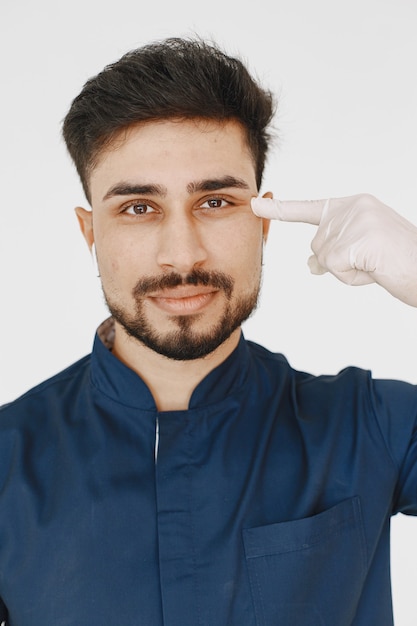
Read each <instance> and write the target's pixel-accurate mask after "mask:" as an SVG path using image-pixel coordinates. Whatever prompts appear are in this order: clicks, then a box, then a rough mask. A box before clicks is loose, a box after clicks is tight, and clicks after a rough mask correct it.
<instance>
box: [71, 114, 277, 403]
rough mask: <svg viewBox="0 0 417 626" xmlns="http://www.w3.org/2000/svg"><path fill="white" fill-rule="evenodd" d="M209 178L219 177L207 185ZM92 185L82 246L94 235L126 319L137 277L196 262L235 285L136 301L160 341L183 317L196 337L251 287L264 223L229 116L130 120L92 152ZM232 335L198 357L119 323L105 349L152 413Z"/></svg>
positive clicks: (109, 292)
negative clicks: (146, 395)
mask: <svg viewBox="0 0 417 626" xmlns="http://www.w3.org/2000/svg"><path fill="white" fill-rule="evenodd" d="M202 181H205V184H204V185H199V184H198V183H201V182H202ZM207 181H217V182H216V184H215V186H216V189H215V190H214V191H213V190H208V189H207ZM89 184H90V191H91V205H92V211H87V210H86V209H83V208H81V207H78V208H77V209H76V213H77V216H78V220H79V223H80V227H81V230H82V232H83V235H84V237H85V239H86V241H87V244H88V246H89V247H90V249H91V246H92V244H93V243H95V246H96V252H97V260H98V265H99V270H100V277H101V281H102V286H103V291H104V294H105V296H106V299H107V302H111V303H113V304H115V305H117V307H118V308H120V309H121V310H123V312H124V314H126V315H127V316H129V317H130V318H135V315H136V313H137V300H136V299H135V296H134V293H133V290H134V288H135V285H137V283H138V280H140V279H143V278H144V277H146V278H148V277H150V278H157V279H159V278H160V277H162V276H167V275H170V274H172V273H175V274H179V275H181V277H185V276H187V275H189V273H190V272H192V271H193V270H196V269H197V270H206V271H209V272H210V271H220V272H222V273H223V274H226V275H227V276H229V277H230V278H231V279H232V280H233V283H234V284H233V290H232V293H231V294H229V295H227V294H226V292H225V290H224V289H222V288H214V287H213V286H211V285H206V286H204V285H201V284H198V285H180V286H177V287H168V288H164V289H159V288H156V289H154V290H151V291H150V292H149V291H148V292H147V293H146V294H145V295H144V296H142V297H141V298H140V304H141V308H142V311H143V314H144V315H145V316H146V321H147V323H148V324H149V325H150V326H151V327H152V328H153V329H155V331H156V332H157V333H158V334H159V335H160V336H162V337H164V336H167V335H168V334H169V333H172V332H173V331H176V330H178V327H179V323H178V319H179V318H180V317H181V318H182V319H183V320H184V318H186V321H185V323H186V324H187V325H188V326H189V327H190V328H191V329H192V331H193V332H194V333H197V334H198V333H204V332H205V331H207V328H211V327H213V326H215V325H216V323H217V324H219V322H220V321H221V319H222V317H223V316H224V314H225V311H226V310H227V306H229V307H233V306H235V305H236V303H237V301H238V300H239V298H242V297H243V298H245V297H248V296H249V295H250V294H251V293H253V292H254V290H256V289H257V288H258V287H259V283H260V277H261V259H262V247H263V244H264V242H265V240H266V237H267V233H268V228H269V220H266V219H261V218H258V217H256V216H255V215H254V214H253V212H252V210H251V207H250V199H251V198H252V197H253V196H256V195H258V190H257V186H256V179H255V168H254V163H253V159H252V156H251V154H250V152H249V149H248V147H247V143H246V140H245V134H244V131H243V129H242V127H241V126H240V125H239V124H238V123H237V122H234V121H227V122H222V123H220V122H217V121H209V120H186V121H184V120H182V121H179V120H164V121H157V122H146V123H143V124H140V125H137V126H134V127H131V128H130V129H128V130H127V131H124V132H123V134H121V135H120V136H119V137H118V138H117V141H116V142H114V144H113V145H112V146H111V147H110V148H108V149H106V151H105V152H103V153H102V154H101V155H100V158H99V161H98V164H97V166H96V167H95V169H94V170H93V171H92V173H91V176H90V180H89ZM217 187H218V188H217ZM265 195H266V196H269V197H270V196H271V194H265ZM240 333H241V329H240V327H238V328H236V330H234V331H233V332H232V334H231V335H230V336H229V337H228V338H227V339H226V340H225V341H223V342H222V343H221V345H219V346H218V347H217V348H216V349H215V350H213V351H212V352H210V353H209V354H208V355H206V356H204V357H202V358H198V359H194V360H174V359H172V358H167V357H166V356H163V355H161V354H159V353H158V352H155V350H152V349H150V348H149V347H147V346H146V345H144V344H143V343H142V342H140V341H138V340H137V339H135V338H133V337H131V336H130V335H129V334H128V333H127V332H126V330H125V328H124V327H123V326H122V325H121V324H119V323H118V322H116V335H115V343H114V348H113V353H114V354H115V355H116V356H117V357H118V358H119V359H120V360H121V361H123V362H124V363H125V364H127V365H128V366H129V367H130V368H132V369H133V370H134V371H136V372H137V373H138V374H139V375H140V376H141V377H142V379H143V380H144V381H145V382H146V383H147V385H148V386H149V388H150V390H151V392H152V394H153V397H154V399H155V402H156V405H157V407H158V409H159V410H180V409H186V408H187V407H188V403H189V399H190V397H191V394H192V391H193V389H194V388H195V386H196V385H197V384H198V383H199V382H200V381H201V380H202V379H203V378H204V377H205V376H206V375H207V374H208V373H209V372H210V371H211V370H212V369H213V368H215V367H216V366H217V365H218V364H220V363H221V362H222V361H224V359H226V358H227V357H228V356H229V354H230V353H231V352H232V351H233V350H234V348H235V347H236V345H237V343H238V341H239V337H240Z"/></svg>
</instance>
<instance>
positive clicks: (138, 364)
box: [113, 322, 241, 411]
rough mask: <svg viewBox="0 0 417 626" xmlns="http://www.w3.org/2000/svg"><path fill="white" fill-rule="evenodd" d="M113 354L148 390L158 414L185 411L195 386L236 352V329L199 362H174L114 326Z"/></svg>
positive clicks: (237, 336) (118, 326) (238, 332)
mask: <svg viewBox="0 0 417 626" xmlns="http://www.w3.org/2000/svg"><path fill="white" fill-rule="evenodd" d="M115 331H116V332H115V339H114V345H113V354H114V355H115V356H116V357H117V358H118V359H119V360H120V361H122V362H123V363H124V364H125V365H127V366H128V367H130V369H132V370H133V371H134V372H136V373H137V374H138V375H139V376H140V377H141V378H142V380H143V381H144V382H145V383H146V384H147V386H148V387H149V389H150V391H151V393H152V396H153V398H154V400H155V404H156V406H157V409H158V411H182V410H186V409H188V406H189V403H190V398H191V395H192V393H193V391H194V389H195V388H196V386H197V385H198V384H199V383H200V382H201V381H202V380H203V378H205V377H206V376H207V374H209V373H210V372H211V371H212V370H213V369H214V368H216V367H217V366H218V365H220V363H222V362H223V361H224V360H225V359H226V358H227V357H228V356H229V354H231V353H232V352H233V350H234V349H235V348H236V346H237V344H238V342H239V338H240V332H241V331H240V328H238V329H236V330H235V331H234V332H233V333H232V334H231V335H230V337H229V338H228V339H226V341H224V342H223V343H222V344H221V345H220V346H219V347H218V348H216V350H214V351H213V352H211V353H210V354H208V355H207V356H205V357H203V358H201V359H195V360H192V361H176V360H174V359H169V358H167V357H164V356H162V355H160V354H158V353H157V352H154V351H153V350H151V349H150V348H147V347H146V346H144V345H143V344H141V343H140V342H139V341H137V340H136V339H134V338H133V337H130V336H129V335H127V334H126V332H125V331H124V329H123V328H122V327H121V326H120V325H119V324H118V323H117V322H116V324H115Z"/></svg>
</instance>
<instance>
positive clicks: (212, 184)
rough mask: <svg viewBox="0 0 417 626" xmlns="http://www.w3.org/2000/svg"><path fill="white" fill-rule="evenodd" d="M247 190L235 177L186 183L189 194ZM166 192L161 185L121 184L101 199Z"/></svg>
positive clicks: (242, 181)
mask: <svg viewBox="0 0 417 626" xmlns="http://www.w3.org/2000/svg"><path fill="white" fill-rule="evenodd" d="M230 187H232V188H235V189H249V185H248V183H246V182H245V181H244V180H243V179H242V178H236V177H235V176H222V177H221V178H207V179H204V180H199V181H193V182H191V183H188V185H187V192H188V193H189V194H192V193H198V192H200V191H218V190H219V189H226V188H230ZM167 193H168V190H167V188H166V187H164V186H163V185H155V184H148V185H147V184H143V185H142V184H140V183H127V182H121V183H117V184H116V185H113V187H111V188H110V189H109V190H108V191H107V193H106V194H105V195H104V197H103V201H105V200H108V199H109V198H113V197H114V196H135V195H137V196H150V195H154V196H161V197H165V196H166V195H167Z"/></svg>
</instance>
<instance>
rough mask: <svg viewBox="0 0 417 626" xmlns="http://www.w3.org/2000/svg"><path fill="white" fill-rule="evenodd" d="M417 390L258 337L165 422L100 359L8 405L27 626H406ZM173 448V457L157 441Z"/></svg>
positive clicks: (3, 543)
mask: <svg viewBox="0 0 417 626" xmlns="http://www.w3.org/2000/svg"><path fill="white" fill-rule="evenodd" d="M416 415H417V388H416V387H414V386H413V385H410V384H407V383H402V382H398V381H375V380H372V378H371V376H370V374H369V373H368V372H365V371H363V370H360V369H357V368H347V369H345V370H343V371H342V372H340V373H339V374H338V375H337V376H319V377H315V376H312V375H309V374H305V373H302V372H298V371H295V370H293V369H292V368H291V367H290V366H289V365H288V363H287V361H286V360H285V358H284V357H283V356H281V355H279V354H272V353H270V352H269V351H267V350H266V349H264V348H262V347H260V346H258V345H256V344H254V343H251V342H248V341H246V340H245V339H244V338H243V337H242V338H241V340H240V343H239V345H238V347H237V348H236V350H235V351H234V352H233V353H232V354H231V355H230V356H229V357H228V359H227V360H226V361H224V362H223V363H222V364H221V365H220V366H219V367H217V368H216V369H215V370H213V371H212V372H211V373H210V374H209V375H208V376H207V377H206V378H205V379H204V380H203V381H202V382H201V383H200V384H199V385H198V386H197V388H196V389H195V391H194V393H193V395H192V398H191V402H190V407H189V410H187V411H171V412H159V413H158V411H157V409H156V407H155V403H154V400H153V398H152V395H151V393H150V391H149V389H148V388H147V387H146V385H145V384H144V382H143V381H142V380H141V378H140V377H139V376H138V375H137V374H135V373H134V372H133V371H132V370H130V369H129V368H128V367H126V366H125V365H124V364H123V363H121V362H120V361H119V360H118V359H117V358H116V357H115V356H114V355H113V354H112V353H111V351H110V350H109V349H108V348H107V347H106V346H105V345H104V344H103V343H102V341H101V340H100V339H99V337H98V336H96V339H95V343H94V349H93V352H92V354H91V355H90V356H88V357H85V358H84V359H82V360H81V361H79V362H77V363H76V364H74V365H73V366H71V367H70V368H68V369H67V370H65V371H64V372H62V373H60V374H58V375H57V376H55V377H53V378H52V379H50V380H48V381H46V382H45V383H43V384H41V385H40V386H38V387H36V388H35V389H33V390H31V391H30V392H28V393H27V394H25V395H24V396H23V397H21V398H20V399H18V400H17V401H15V402H13V403H11V404H9V405H6V406H5V407H3V408H2V409H1V410H0V511H1V512H0V598H1V600H0V621H1V620H2V619H6V622H7V624H8V626H75V625H76V626H104V625H106V626H107V625H109V626H110V625H113V624H114V625H116V624H120V625H123V626H162V625H164V626H255V625H256V626H277V625H279V626H351V625H355V626H370V625H371V624H372V625H373V624H378V626H388V625H391V624H392V623H393V621H392V608H391V591H390V567H389V556H390V554H389V553H390V545H389V526H390V517H391V516H392V515H393V514H395V513H396V512H398V511H402V512H404V513H409V514H413V515H415V514H416V513H417V444H416V435H415V423H416ZM157 424H159V449H158V457H157V461H156V462H155V434H156V426H157Z"/></svg>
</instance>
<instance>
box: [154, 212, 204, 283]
mask: <svg viewBox="0 0 417 626" xmlns="http://www.w3.org/2000/svg"><path fill="white" fill-rule="evenodd" d="M206 259H207V251H206V248H205V246H204V245H203V241H202V233H201V224H198V223H197V220H196V219H195V218H193V216H192V215H190V214H187V213H185V212H184V213H180V214H176V215H170V216H166V217H165V219H164V223H163V224H162V225H161V227H160V239H159V249H158V254H157V261H158V264H159V266H160V267H162V268H163V269H169V270H171V271H173V270H175V271H176V272H178V273H179V274H183V275H184V274H187V273H189V272H190V271H191V270H192V269H194V268H196V267H200V266H201V265H203V264H204V262H205V261H206Z"/></svg>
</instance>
